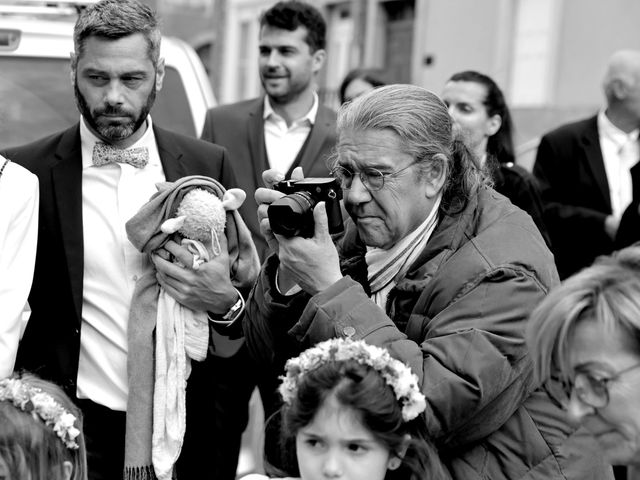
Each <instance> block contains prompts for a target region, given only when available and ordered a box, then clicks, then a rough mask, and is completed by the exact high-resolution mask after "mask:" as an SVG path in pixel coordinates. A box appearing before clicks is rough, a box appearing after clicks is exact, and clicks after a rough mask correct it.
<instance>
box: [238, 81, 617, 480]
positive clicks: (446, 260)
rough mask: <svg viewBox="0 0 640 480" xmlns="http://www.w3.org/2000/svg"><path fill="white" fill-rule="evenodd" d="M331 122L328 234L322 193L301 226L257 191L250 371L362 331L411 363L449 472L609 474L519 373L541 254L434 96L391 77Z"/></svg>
mask: <svg viewBox="0 0 640 480" xmlns="http://www.w3.org/2000/svg"><path fill="white" fill-rule="evenodd" d="M337 125H338V137H339V140H338V144H337V152H336V158H335V164H334V168H333V175H334V177H335V178H336V180H337V181H338V182H339V183H340V185H341V187H342V193H343V198H344V207H345V209H346V211H347V212H348V214H349V218H347V221H346V225H345V232H344V234H343V235H342V236H341V238H340V239H339V241H338V243H337V245H334V241H333V239H332V237H331V236H330V234H329V231H328V227H327V214H326V212H325V208H324V206H323V205H324V203H323V202H320V203H319V204H318V205H316V206H315V208H314V210H313V220H314V231H313V234H312V236H311V237H309V238H305V237H302V236H293V237H286V236H282V235H275V234H274V233H273V231H274V229H273V227H274V225H273V224H272V223H271V222H270V221H269V216H268V212H269V208H270V204H271V203H272V202H273V201H275V200H277V199H279V198H280V197H281V196H282V193H280V192H278V191H276V190H272V189H267V188H263V189H259V190H258V191H257V192H256V199H257V200H258V203H259V204H260V207H259V210H258V215H259V219H260V221H261V226H262V231H263V233H264V235H265V236H266V238H267V239H268V242H269V245H270V248H271V249H272V255H271V256H270V257H269V258H268V259H267V260H266V262H265V264H264V265H263V267H262V271H261V275H260V277H259V279H258V282H257V284H256V286H255V287H254V290H253V292H252V295H251V296H250V299H249V301H248V304H247V315H246V317H245V319H244V330H245V335H246V340H247V344H248V347H249V349H250V351H251V353H252V355H253V356H254V358H255V359H256V360H257V363H258V364H259V365H260V367H259V368H262V369H264V370H262V371H260V372H259V373H260V374H263V375H271V376H273V377H274V378H275V377H277V375H278V374H279V373H280V371H281V369H282V366H283V362H284V361H285V360H286V359H287V358H288V357H291V356H294V355H296V354H297V353H299V352H300V351H301V350H304V349H305V348H306V347H309V346H311V345H314V344H316V343H318V342H320V341H322V340H325V339H328V338H331V337H340V336H343V337H352V338H354V339H364V340H365V341H366V342H368V343H370V344H373V345H378V346H382V347H386V348H387V349H388V350H389V351H390V352H391V354H392V355H393V356H395V357H396V358H398V359H399V360H401V361H403V362H404V363H406V364H407V365H409V366H410V367H411V369H412V370H413V372H415V373H416V375H417V376H418V378H419V385H420V389H421V391H422V393H423V394H424V396H425V397H426V402H427V406H426V410H425V413H424V416H423V421H424V422H425V425H426V430H427V432H428V434H429V435H430V436H431V438H432V439H433V440H434V441H435V444H436V446H437V447H438V449H439V453H440V456H441V458H442V460H443V461H444V463H445V464H446V465H447V467H448V468H449V470H450V471H451V474H452V476H453V478H456V479H475V478H491V479H493V480H497V479H505V480H506V479H510V480H513V479H520V478H522V479H523V478H527V479H529V480H531V479H549V478H555V479H561V478H575V479H587V478H593V479H596V478H597V479H602V478H609V477H610V476H611V472H610V468H609V467H605V466H604V462H603V460H602V459H601V458H600V457H599V456H598V454H597V453H595V452H594V445H590V444H589V442H590V441H591V439H587V438H585V437H586V436H585V437H577V438H575V439H572V441H576V442H578V441H582V442H583V443H582V444H581V445H580V449H577V448H576V449H575V452H574V453H572V450H570V449H565V448H561V444H562V443H563V442H564V441H565V440H566V438H567V437H568V436H573V434H574V429H573V428H572V427H570V426H569V425H568V424H567V423H566V422H565V421H564V415H563V412H562V410H561V409H559V408H557V407H556V406H554V405H553V404H552V402H551V401H550V399H549V396H548V394H547V393H546V391H544V390H542V389H540V388H538V384H536V383H535V381H534V378H533V375H532V362H531V359H530V357H529V355H528V352H527V348H526V345H525V341H524V331H525V324H526V321H527V318H528V316H529V314H530V313H531V311H532V310H533V308H534V307H535V306H536V305H537V304H538V303H539V302H540V301H541V300H542V299H543V298H544V296H545V295H546V293H547V292H548V290H549V289H550V288H552V287H553V286H555V285H556V284H557V283H558V276H557V272H556V269H555V266H554V263H553V257H552V255H551V253H550V252H549V249H548V248H547V246H546V244H545V242H544V240H543V239H542V236H541V235H540V232H539V231H538V229H537V228H536V226H535V225H534V223H533V221H532V220H531V218H530V217H529V216H528V215H526V214H525V213H524V212H523V211H522V210H520V209H518V208H516V207H514V206H513V205H512V204H511V202H509V201H508V200H507V199H506V198H505V197H503V196H501V195H498V194H497V193H496V192H495V191H494V190H492V189H491V188H490V187H488V186H487V185H486V183H485V179H484V177H483V175H482V172H481V171H480V170H479V169H478V168H477V167H476V166H475V165H474V162H473V160H472V158H471V155H470V154H469V152H468V150H467V148H466V147H465V146H464V143H463V142H462V141H461V140H459V139H457V138H454V137H453V133H452V120H451V117H450V116H449V113H448V111H447V107H446V105H445V104H444V103H443V102H442V101H441V100H440V98H438V97H437V96H436V95H434V94H433V93H431V92H429V91H427V90H425V89H423V88H420V87H416V86H411V85H390V86H386V87H380V88H378V89H375V90H373V91H371V92H368V93H366V94H364V95H362V96H360V97H358V98H356V99H354V100H353V101H352V102H349V103H347V104H345V105H344V106H343V107H342V108H341V109H340V111H339V114H338V124H337ZM298 173H300V172H298ZM263 178H264V179H265V182H266V184H267V185H272V184H273V182H274V181H275V180H278V179H279V177H278V176H277V175H275V174H274V173H273V172H269V171H268V172H265V174H264V175H263Z"/></svg>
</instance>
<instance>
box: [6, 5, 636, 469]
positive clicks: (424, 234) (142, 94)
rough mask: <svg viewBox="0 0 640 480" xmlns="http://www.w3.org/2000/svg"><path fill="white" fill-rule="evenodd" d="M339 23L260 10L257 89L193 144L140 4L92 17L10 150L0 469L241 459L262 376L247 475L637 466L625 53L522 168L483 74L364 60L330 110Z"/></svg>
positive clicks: (632, 157)
mask: <svg viewBox="0 0 640 480" xmlns="http://www.w3.org/2000/svg"><path fill="white" fill-rule="evenodd" d="M325 36H326V25H325V21H324V19H323V17H322V15H321V14H320V12H319V11H318V10H317V9H316V8H315V7H314V6H312V5H310V4H308V3H304V2H302V1H299V0H284V1H280V2H278V3H276V4H275V5H273V6H272V7H271V8H269V9H268V10H267V11H265V12H264V13H263V15H262V16H261V18H260V33H259V48H260V51H259V67H260V68H259V71H260V78H261V81H262V85H263V87H264V95H262V96H260V97H258V98H256V99H251V100H247V101H243V102H240V103H236V104H231V105H223V106H219V107H216V108H213V109H211V110H209V111H208V112H207V115H206V119H205V125H204V130H203V132H202V138H201V139H195V138H190V137H186V136H183V135H179V134H177V133H174V132H171V131H168V130H165V129H163V128H162V127H161V126H158V125H156V124H154V123H153V121H152V118H151V115H150V111H151V108H152V106H153V104H154V100H155V98H156V95H157V94H158V92H159V91H160V90H161V88H162V83H163V79H164V73H165V72H164V61H163V59H162V57H161V56H160V41H161V35H160V29H159V22H158V18H157V17H156V15H155V13H154V12H153V11H152V10H151V9H150V8H149V7H148V6H146V5H145V4H143V3H140V2H138V1H137V0H100V1H99V2H97V3H95V4H93V5H91V6H89V7H87V8H86V9H84V10H83V11H82V12H81V13H80V14H79V17H78V20H77V23H76V26H75V30H74V51H73V52H72V54H71V79H72V85H71V88H73V91H74V93H75V98H76V104H77V107H78V112H79V120H78V122H77V123H76V124H75V125H73V126H71V127H70V128H67V129H66V130H64V131H61V132H59V133H57V134H54V135H51V136H49V137H46V138H44V139H41V140H38V141H36V142H34V143H31V144H28V145H24V146H20V147H14V148H11V149H7V150H5V151H2V152H1V153H2V155H1V156H0V200H1V201H2V204H3V205H4V207H3V208H2V209H0V251H1V254H0V304H1V305H2V311H3V313H2V317H0V360H1V362H0V479H4V478H7V479H10V480H45V479H47V480H101V479H108V480H113V479H120V478H122V479H124V480H133V479H135V480H153V479H159V480H171V479H176V478H177V479H179V480H184V479H193V478H211V479H216V480H232V479H234V478H235V477H236V472H237V466H238V457H239V452H240V446H241V441H242V440H241V439H242V433H243V431H244V430H245V428H246V427H247V423H248V411H249V408H248V407H249V402H250V398H251V396H252V394H253V393H254V391H255V390H256V389H258V391H259V392H260V398H261V401H262V409H263V411H264V414H265V422H264V462H262V465H261V470H262V471H260V472H257V473H255V474H252V475H250V476H248V477H246V479H247V480H250V479H251V480H259V479H264V478H299V479H302V480H313V479H320V478H336V479H338V478H341V479H350V480H359V479H363V480H364V479H366V480H378V479H379V480H382V479H387V480H423V479H431V480H448V479H455V480H463V479H464V480H470V479H481V478H491V479H494V480H516V479H529V480H538V479H539V480H542V479H545V480H546V479H570V480H573V479H575V480H584V479H587V480H588V479H593V480H601V479H609V478H617V479H623V478H626V477H625V475H626V470H624V469H620V467H618V468H617V469H616V470H615V472H614V470H613V469H612V465H616V466H627V465H638V464H640V440H639V439H640V413H638V412H637V409H638V408H639V404H638V401H637V399H638V395H639V394H640V324H639V320H638V319H640V246H628V245H630V244H632V243H633V242H635V241H636V240H640V234H638V233H637V231H638V230H639V227H638V220H639V219H638V218H637V217H639V216H640V213H639V212H640V211H639V209H638V203H640V193H637V192H636V190H637V184H638V182H636V177H635V171H636V170H635V167H634V165H635V164H636V163H637V160H638V159H639V158H640V148H639V147H638V126H640V109H638V107H637V105H640V88H638V85H640V53H639V52H632V51H622V52H618V53H616V54H615V55H614V56H613V57H612V58H611V62H610V65H609V68H608V71H607V74H606V76H605V81H604V91H605V97H606V100H607V104H606V106H605V107H603V108H602V110H601V111H600V112H599V113H598V114H597V116H595V117H593V118H591V119H588V120H584V121H581V122H577V123H574V124H571V125H567V126H563V127H560V128H559V129H558V130H556V131H553V132H551V133H549V134H548V135H545V136H544V137H543V138H542V141H541V143H540V148H539V150H538V156H537V159H536V163H535V166H534V169H533V174H532V173H530V172H528V171H527V170H525V169H523V168H522V167H520V166H518V165H517V164H516V159H515V155H514V146H513V125H512V118H511V114H510V112H509V108H508V106H507V104H506V101H505V96H504V94H503V93H502V91H501V89H500V87H499V86H498V85H497V83H496V82H495V81H494V80H493V79H492V78H490V77H489V76H487V75H485V74H483V73H480V72H476V71H462V72H458V73H454V74H453V75H452V76H451V77H450V78H449V80H447V82H446V83H445V85H444V86H443V89H442V92H441V95H440V96H439V95H437V94H436V93H433V92H430V91H428V90H426V89H424V88H422V87H419V86H413V85H406V84H389V82H388V81H387V80H386V79H385V76H384V72H381V71H379V70H376V69H356V70H354V71H352V72H350V73H349V74H348V75H347V77H346V78H345V80H344V82H343V84H342V85H341V87H340V97H341V98H340V100H341V103H342V105H341V106H340V108H339V110H338V112H337V113H336V112H334V111H333V110H331V109H329V108H328V107H326V106H323V105H322V102H321V99H320V98H319V96H318V94H317V93H316V91H315V78H316V76H317V74H318V73H319V71H320V70H321V69H322V67H323V65H324V63H325V62H326V56H327V53H326V50H325V45H326V38H325ZM614 250H616V251H614ZM27 300H28V306H29V310H30V314H29V313H28V312H26V311H24V306H25V305H26V304H27ZM260 427H261V429H262V425H261V426H260ZM263 473H266V476H265V475H263Z"/></svg>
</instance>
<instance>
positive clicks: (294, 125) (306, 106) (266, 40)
mask: <svg viewBox="0 0 640 480" xmlns="http://www.w3.org/2000/svg"><path fill="white" fill-rule="evenodd" d="M325 32H326V24H325V21H324V19H323V18H322V15H321V14H320V12H319V11H318V10H317V9H316V8H314V7H313V6H311V5H308V4H306V3H303V2H299V1H296V0H292V1H283V2H279V3H277V4H275V5H274V6H272V7H271V8H270V9H269V10H267V11H266V12H265V13H264V14H263V15H262V17H261V19H260V41H259V43H260V55H259V69H260V80H261V81H262V86H263V87H264V90H265V93H266V95H264V96H261V97H259V98H254V99H251V100H247V101H243V102H239V103H234V104H231V105H224V106H220V107H216V108H213V109H211V110H209V111H208V112H207V116H206V119H205V124H204V129H203V132H202V138H203V139H204V140H208V141H211V142H214V143H217V144H219V145H222V146H223V147H225V148H227V150H228V151H229V158H230V159H231V161H232V163H233V168H234V171H235V172H236V175H237V176H238V184H239V187H240V188H242V189H243V190H245V191H246V192H247V194H248V198H247V201H245V203H244V205H243V206H242V207H241V210H240V212H241V213H242V217H243V218H244V220H245V221H246V222H247V225H248V226H249V229H250V230H251V232H252V235H253V239H254V242H255V243H256V247H257V248H258V253H259V255H260V257H261V258H264V257H265V252H266V249H267V244H266V241H265V240H264V238H262V235H261V234H260V227H259V225H258V217H257V213H256V212H257V208H258V206H257V204H256V203H255V200H254V198H253V192H254V191H255V190H256V189H257V188H258V187H261V186H263V184H262V172H263V171H264V170H267V169H269V168H274V169H277V170H279V171H280V172H281V173H282V175H283V178H285V177H286V178H289V177H290V176H291V172H292V170H293V169H294V168H295V167H298V166H299V167H302V170H303V172H304V175H305V176H306V177H326V176H328V174H329V170H328V166H327V159H328V157H329V154H330V153H331V150H332V149H333V146H334V144H335V123H336V114H335V112H334V111H333V110H331V109H329V108H327V107H325V106H323V105H321V104H320V102H319V100H318V95H317V94H316V92H315V90H314V89H315V84H314V79H315V77H316V75H317V73H318V72H319V71H320V69H321V68H322V66H323V65H324V62H325V57H326V53H325V50H324V48H325Z"/></svg>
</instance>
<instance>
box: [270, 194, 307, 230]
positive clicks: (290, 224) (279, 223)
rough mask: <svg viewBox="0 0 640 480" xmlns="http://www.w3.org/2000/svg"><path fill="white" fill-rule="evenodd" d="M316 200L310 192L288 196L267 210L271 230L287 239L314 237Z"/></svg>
mask: <svg viewBox="0 0 640 480" xmlns="http://www.w3.org/2000/svg"><path fill="white" fill-rule="evenodd" d="M316 203H317V202H316V200H315V199H314V198H313V197H312V196H311V194H310V193H308V192H295V193H292V194H290V195H286V196H284V197H282V198H280V199H278V200H276V201H275V202H273V203H272V204H271V205H269V209H268V210H267V212H268V215H269V223H270V224H271V230H272V231H273V232H274V233H277V234H278V235H283V236H285V237H294V236H298V237H311V236H313V207H315V206H316Z"/></svg>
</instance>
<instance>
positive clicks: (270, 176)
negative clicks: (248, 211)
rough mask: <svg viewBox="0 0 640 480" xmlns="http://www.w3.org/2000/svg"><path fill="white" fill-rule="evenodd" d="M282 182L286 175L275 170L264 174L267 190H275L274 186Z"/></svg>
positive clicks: (271, 169) (266, 171) (272, 169)
mask: <svg viewBox="0 0 640 480" xmlns="http://www.w3.org/2000/svg"><path fill="white" fill-rule="evenodd" d="M281 180H284V175H283V174H282V173H280V172H279V171H278V170H276V169H275V168H270V169H269V170H265V171H264V172H262V181H263V182H264V184H265V186H266V187H267V188H273V186H274V185H275V184H276V183H278V182H279V181H281Z"/></svg>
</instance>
